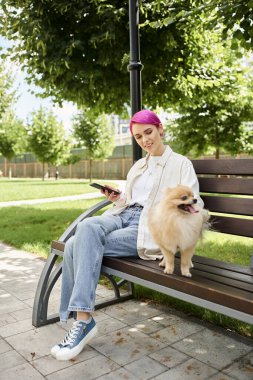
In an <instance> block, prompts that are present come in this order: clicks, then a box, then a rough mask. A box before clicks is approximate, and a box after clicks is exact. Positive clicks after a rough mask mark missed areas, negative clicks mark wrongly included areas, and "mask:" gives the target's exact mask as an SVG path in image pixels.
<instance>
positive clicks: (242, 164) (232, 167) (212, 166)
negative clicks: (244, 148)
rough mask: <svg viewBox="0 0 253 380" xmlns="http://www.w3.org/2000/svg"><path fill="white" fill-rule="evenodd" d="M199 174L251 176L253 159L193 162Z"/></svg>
mask: <svg viewBox="0 0 253 380" xmlns="http://www.w3.org/2000/svg"><path fill="white" fill-rule="evenodd" d="M192 164H193V166H194V169H195V171H196V173H197V174H222V175H223V174H228V175H249V176H252V173H253V160H252V159H247V158H246V159H244V158H243V159H227V160H226V159H222V160H215V159H210V160H209V159H208V160H192Z"/></svg>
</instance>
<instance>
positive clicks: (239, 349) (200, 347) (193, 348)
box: [173, 325, 252, 370]
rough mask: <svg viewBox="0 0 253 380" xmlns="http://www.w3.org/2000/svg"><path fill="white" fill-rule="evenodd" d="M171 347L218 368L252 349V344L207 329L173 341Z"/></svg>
mask: <svg viewBox="0 0 253 380" xmlns="http://www.w3.org/2000/svg"><path fill="white" fill-rule="evenodd" d="M176 326H177V325H176ZM173 347H174V348H176V349H178V350H180V351H182V352H184V353H186V354H187V355H190V356H192V357H195V358H196V359H198V360H200V361H202V362H204V363H206V364H209V365H211V366H213V367H215V368H217V369H219V370H222V369H223V368H225V367H226V366H228V365H230V364H231V363H232V362H233V361H234V360H235V359H236V358H238V357H240V356H242V355H246V354H247V353H248V352H249V351H251V350H252V345H251V346H250V345H249V344H244V343H242V342H239V341H238V340H237V339H236V338H235V337H232V336H228V335H227V334H225V333H224V334H222V333H221V332H217V331H216V330H209V329H204V330H202V331H200V332H198V333H197V334H193V335H191V336H190V337H188V338H187V337H186V338H185V339H183V340H181V341H179V342H177V343H175V344H174V345H173Z"/></svg>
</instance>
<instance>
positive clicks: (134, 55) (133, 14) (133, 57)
mask: <svg viewBox="0 0 253 380" xmlns="http://www.w3.org/2000/svg"><path fill="white" fill-rule="evenodd" d="M129 32H130V33H129V36H130V61H129V65H128V70H129V72H130V101H131V114H132V115H133V114H134V113H135V112H138V111H140V109H141V106H142V105H141V70H142V68H143V65H142V64H141V61H140V43H139V3H138V0H129ZM132 144H133V161H134V162H135V161H137V160H138V159H139V158H141V157H142V150H141V147H140V146H139V145H138V144H137V143H136V141H135V139H134V138H133V139H132Z"/></svg>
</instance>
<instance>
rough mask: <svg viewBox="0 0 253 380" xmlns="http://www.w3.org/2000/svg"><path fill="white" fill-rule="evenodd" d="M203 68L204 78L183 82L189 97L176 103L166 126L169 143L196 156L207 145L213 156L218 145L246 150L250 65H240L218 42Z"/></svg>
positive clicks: (252, 114) (252, 110)
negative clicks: (174, 110) (175, 116)
mask: <svg viewBox="0 0 253 380" xmlns="http://www.w3.org/2000/svg"><path fill="white" fill-rule="evenodd" d="M228 43H229V41H228ZM230 43H231V41H230ZM221 62H222V64H221ZM204 68H205V70H206V78H202V79H201V80H200V79H197V78H196V77H193V78H189V80H188V82H187V83H186V84H185V88H186V90H188V93H189V100H188V101H184V102H179V103H178V104H177V112H178V115H179V116H178V117H177V118H176V120H175V121H174V122H173V123H172V125H171V126H170V128H169V134H170V137H171V139H172V142H171V145H174V148H176V149H177V150H178V151H180V152H182V153H183V154H186V153H189V152H191V154H193V155H196V156H199V155H201V154H204V153H207V152H208V151H209V150H210V148H211V149H212V150H214V151H215V156H216V158H219V154H220V150H221V149H223V150H224V151H225V152H228V153H230V154H233V155H234V154H237V153H242V152H243V151H245V149H246V148H247V151H248V152H249V151H250V144H249V135H250V127H251V133H252V124H246V126H245V122H250V121H252V120H253V106H252V100H253V99H252V91H251V88H252V74H251V71H250V68H249V67H247V66H245V67H243V65H242V63H241V62H240V61H239V60H238V59H236V56H235V54H233V53H232V52H231V50H230V49H226V47H223V46H222V45H218V44H217V45H216V47H215V48H213V59H212V60H211V59H210V60H209V62H208V65H205V66H204ZM210 71H213V72H214V73H215V79H211V80H210V78H214V75H213V74H212V75H211V76H210V77H209V73H210ZM192 93H193V94H194V96H192ZM247 131H248V132H247Z"/></svg>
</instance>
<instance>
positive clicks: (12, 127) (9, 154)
mask: <svg viewBox="0 0 253 380" xmlns="http://www.w3.org/2000/svg"><path fill="white" fill-rule="evenodd" d="M26 138H27V136H26V131H25V129H24V127H23V124H22V121H21V120H19V119H18V118H17V117H16V115H15V114H14V112H13V111H11V110H8V111H6V112H5V113H4V115H2V118H1V122H0V153H1V154H2V156H3V157H5V158H6V159H7V163H8V172H9V178H11V177H12V172H11V166H10V161H11V160H12V159H13V157H14V156H15V155H16V154H19V153H21V152H22V150H23V149H24V148H25V141H26Z"/></svg>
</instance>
